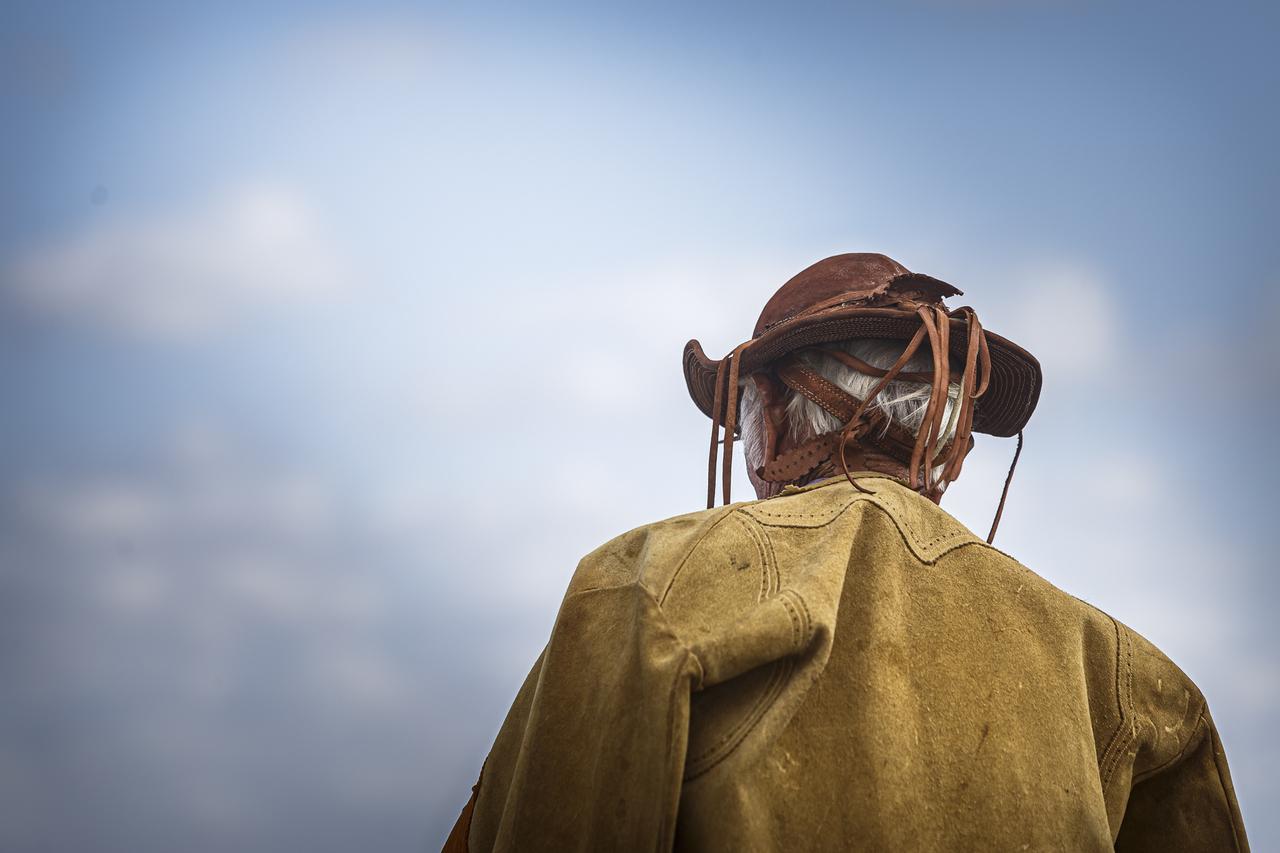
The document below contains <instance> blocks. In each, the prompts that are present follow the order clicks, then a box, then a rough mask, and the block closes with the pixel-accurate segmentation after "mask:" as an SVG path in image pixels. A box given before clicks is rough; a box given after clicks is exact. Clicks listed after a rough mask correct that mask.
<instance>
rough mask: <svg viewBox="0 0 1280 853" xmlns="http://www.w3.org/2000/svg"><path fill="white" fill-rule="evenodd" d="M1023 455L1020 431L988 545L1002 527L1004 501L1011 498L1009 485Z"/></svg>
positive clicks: (993, 520)
mask: <svg viewBox="0 0 1280 853" xmlns="http://www.w3.org/2000/svg"><path fill="white" fill-rule="evenodd" d="M1021 455H1022V430H1018V446H1017V447H1016V448H1015V449H1014V451H1013V461H1012V462H1010V463H1009V473H1008V474H1007V475H1006V476H1005V478H1004V488H1003V489H1002V490H1001V491H1000V504H999V505H998V506H997V507H996V517H995V518H993V519H991V532H990V533H988V534H987V544H988V545H990V544H991V543H992V542H994V541H995V540H996V528H997V527H999V526H1000V516H1002V515H1004V501H1005V498H1007V497H1009V484H1010V483H1012V482H1013V469H1014V468H1017V467H1018V457H1019V456H1021Z"/></svg>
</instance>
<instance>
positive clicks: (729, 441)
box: [707, 341, 751, 509]
mask: <svg viewBox="0 0 1280 853" xmlns="http://www.w3.org/2000/svg"><path fill="white" fill-rule="evenodd" d="M750 344H751V342H750V341H747V342H746V343H743V344H739V345H738V346H737V348H735V349H734V351H733V352H731V353H729V355H727V356H725V357H724V358H723V359H722V360H721V361H720V365H719V367H717V368H716V394H715V402H714V404H713V406H712V408H713V411H712V415H711V451H710V454H709V458H708V460H707V509H711V508H712V507H714V506H715V505H716V461H717V455H718V452H719V445H720V413H721V411H723V412H724V469H723V475H722V476H723V494H724V502H725V503H726V504H728V503H729V502H730V496H731V487H730V480H731V478H732V476H733V439H734V433H735V432H736V431H737V428H738V373H739V371H738V365H739V359H740V357H741V355H742V351H743V350H745V349H746V348H747V347H748V346H749V345H750Z"/></svg>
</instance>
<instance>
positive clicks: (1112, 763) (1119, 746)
mask: <svg viewBox="0 0 1280 853" xmlns="http://www.w3.org/2000/svg"><path fill="white" fill-rule="evenodd" d="M1111 621H1112V622H1113V623H1115V625H1116V630H1117V633H1118V635H1119V636H1120V637H1123V649H1124V678H1123V680H1122V679H1121V678H1120V673H1119V672H1117V679H1116V680H1117V691H1116V692H1117V694H1120V684H1121V683H1123V684H1124V691H1125V692H1124V695H1123V697H1122V698H1121V702H1122V704H1121V710H1120V723H1119V725H1117V726H1116V732H1115V734H1114V735H1112V746H1114V747H1115V751H1114V752H1112V753H1111V756H1110V758H1109V759H1107V761H1104V766H1103V767H1102V768H1100V769H1101V770H1102V789H1103V790H1104V791H1105V790H1106V789H1107V787H1108V786H1109V785H1110V784H1111V777H1112V775H1114V774H1115V772H1116V770H1117V769H1118V768H1119V767H1120V760H1121V758H1122V757H1123V756H1124V754H1125V752H1126V751H1127V750H1128V747H1129V745H1130V744H1131V743H1133V741H1135V740H1136V739H1137V728H1136V723H1135V721H1134V716H1135V713H1136V712H1135V711H1134V707H1133V638H1132V637H1130V636H1129V631H1128V629H1126V628H1125V627H1124V626H1122V625H1121V624H1120V623H1119V622H1116V620H1115V619H1112V620H1111ZM1126 724H1127V725H1126ZM1108 763H1109V766H1107V764H1108Z"/></svg>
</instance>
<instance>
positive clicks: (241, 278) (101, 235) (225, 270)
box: [5, 185, 346, 339]
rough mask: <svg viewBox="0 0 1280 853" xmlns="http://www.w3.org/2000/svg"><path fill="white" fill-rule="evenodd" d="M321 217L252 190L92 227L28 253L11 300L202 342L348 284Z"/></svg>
mask: <svg viewBox="0 0 1280 853" xmlns="http://www.w3.org/2000/svg"><path fill="white" fill-rule="evenodd" d="M345 276H346V272H345V265H344V262H343V260H342V259H341V258H340V257H339V254H338V253H337V252H336V251H335V250H334V244H333V240H332V238H331V236H330V235H328V234H327V233H326V232H325V229H324V227H323V225H322V224H321V222H320V217H319V216H318V214H317V212H316V211H315V210H314V209H313V208H312V207H310V206H309V205H308V204H307V203H306V202H305V201H304V200H303V199H302V197H301V196H300V195H298V194H297V193H295V192H292V191H290V190H287V189H284V188H281V187H274V186H266V185H247V186H244V187H241V188H238V189H235V190H232V191H230V192H228V193H226V194H224V195H222V196H220V197H218V198H216V199H212V200H209V201H208V202H207V203H206V204H204V205H203V206H199V207H194V208H179V209H177V210H175V211H168V212H157V213H154V214H151V215H149V216H145V217H142V216H135V217H132V218H129V217H125V216H118V217H115V218H105V219H101V220H94V221H92V222H91V223H89V224H87V225H85V226H83V227H82V228H81V229H80V230H79V231H76V232H73V233H71V234H69V235H68V236H67V237H66V238H64V239H62V240H60V241H57V242H54V243H52V244H49V245H46V246H43V247H40V248H37V249H33V250H31V251H30V252H28V253H27V254H26V255H24V256H22V257H20V258H19V259H18V260H17V261H16V262H15V263H14V264H13V266H12V268H11V269H9V270H8V271H7V273H6V276H5V280H6V282H7V287H8V289H9V291H10V293H11V294H12V296H13V297H14V298H15V299H17V301H18V302H19V303H20V304H21V305H23V306H25V307H26V308H27V309H29V310H31V311H34V312H37V313H38V314H40V315H42V316H47V317H51V318H56V319H61V320H66V321H71V322H74V323H76V324H78V325H84V326H90V327H97V328H104V329H109V330H112V331H116V332H121V333H125V334H129V335H141V336H144V337H148V338H161V339H186V338H190V337H193V336H194V337H199V336H201V335H203V334H206V333H208V332H210V331H213V330H216V329H218V328H220V327H223V326H225V325H226V324H228V323H231V322H234V321H236V320H239V319H243V318H244V317H245V315H248V314H251V313H253V312H258V311H262V310H264V309H270V308H277V307H281V306H288V305H292V304H297V303H299V302H301V301H307V300H314V299H316V298H318V297H323V296H326V295H330V294H333V293H334V292H335V291H337V290H338V289H339V288H340V287H341V286H342V285H343V284H344V283H345V281H346V277H345Z"/></svg>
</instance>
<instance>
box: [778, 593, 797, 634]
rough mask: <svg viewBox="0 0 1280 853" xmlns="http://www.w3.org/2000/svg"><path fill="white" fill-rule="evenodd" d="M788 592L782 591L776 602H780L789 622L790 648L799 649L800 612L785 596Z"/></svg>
mask: <svg viewBox="0 0 1280 853" xmlns="http://www.w3.org/2000/svg"><path fill="white" fill-rule="evenodd" d="M787 592H788V591H785V590H784V591H783V593H782V594H781V595H779V596H778V601H781V602H782V606H783V607H785V608H786V609H787V618H789V619H790V620H791V647H792V648H793V649H799V648H800V634H801V629H800V611H799V610H797V609H796V606H795V604H794V603H793V602H792V601H791V596H789V595H787Z"/></svg>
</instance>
